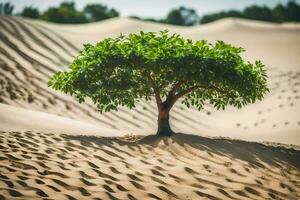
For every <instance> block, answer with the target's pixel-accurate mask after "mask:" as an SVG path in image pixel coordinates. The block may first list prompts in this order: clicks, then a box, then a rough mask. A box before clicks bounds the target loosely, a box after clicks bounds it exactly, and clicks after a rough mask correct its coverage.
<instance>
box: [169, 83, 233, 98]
mask: <svg viewBox="0 0 300 200" xmlns="http://www.w3.org/2000/svg"><path fill="white" fill-rule="evenodd" d="M200 88H201V89H212V90H216V91H218V92H220V93H223V94H227V93H228V92H229V91H225V90H222V89H221V88H218V87H217V86H214V85H209V86H205V85H195V86H192V87H190V88H188V89H186V90H184V91H182V92H179V93H178V94H176V95H175V97H174V98H175V101H176V100H177V99H179V98H180V97H182V96H184V95H186V94H188V93H190V92H193V91H195V90H197V89H200Z"/></svg>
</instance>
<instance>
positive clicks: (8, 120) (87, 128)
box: [0, 103, 123, 137]
mask: <svg viewBox="0 0 300 200" xmlns="http://www.w3.org/2000/svg"><path fill="white" fill-rule="evenodd" d="M0 113H1V115H0V127H1V130H2V131H12V130H13V131H24V130H32V131H39V132H44V133H49V132H54V133H65V134H72V135H76V134H80V135H82V134H84V135H99V136H106V137H115V136H121V135H123V134H122V132H121V131H120V130H115V129H108V128H100V127H97V126H94V125H91V124H88V123H85V122H80V121H76V120H72V119H68V118H65V117H60V116H57V115H52V114H48V113H43V112H37V111H32V110H27V109H23V108H17V107H13V106H9V105H5V104H1V103H0Z"/></svg>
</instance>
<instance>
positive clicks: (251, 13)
mask: <svg viewBox="0 0 300 200" xmlns="http://www.w3.org/2000/svg"><path fill="white" fill-rule="evenodd" d="M224 17H239V18H245V19H254V20H261V21H269V22H299V21H300V5H299V4H297V3H296V2H294V1H289V2H288V3H287V4H286V5H282V4H278V5H277V6H275V7H274V8H268V7H266V6H256V5H253V6H249V7H246V8H245V9H244V10H243V11H236V10H230V11H225V12H218V13H213V14H209V15H204V16H203V17H202V18H201V20H200V23H202V24H204V23H208V22H212V21H215V20H218V19H222V18H224Z"/></svg>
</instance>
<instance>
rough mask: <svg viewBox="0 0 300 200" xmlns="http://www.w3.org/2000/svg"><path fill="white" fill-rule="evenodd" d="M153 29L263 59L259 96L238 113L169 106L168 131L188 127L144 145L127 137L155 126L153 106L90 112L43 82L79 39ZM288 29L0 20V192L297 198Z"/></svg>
mask: <svg viewBox="0 0 300 200" xmlns="http://www.w3.org/2000/svg"><path fill="white" fill-rule="evenodd" d="M164 29H169V30H170V31H171V32H176V33H180V34H182V35H183V36H184V37H187V38H190V39H193V40H197V39H206V40H208V41H210V42H214V41H216V40H224V41H226V42H229V43H232V44H234V45H237V46H242V47H243V48H245V49H246V50H247V51H246V52H245V53H244V54H243V56H244V57H245V58H246V59H248V60H250V61H253V60H254V59H261V60H262V61H263V63H265V64H266V65H267V70H268V75H269V83H268V84H269V86H270V89H271V92H270V93H269V94H268V95H267V96H266V97H265V99H264V100H263V101H261V102H258V103H255V104H253V105H249V106H247V107H245V108H243V109H241V110H237V109H234V108H228V109H227V110H225V111H216V110H214V109H213V108H212V107H210V106H209V105H207V106H206V107H205V109H204V110H203V111H201V112H199V111H197V110H195V109H193V108H191V109H187V108H185V107H183V106H181V105H180V104H177V105H175V107H174V109H173V111H172V113H171V124H172V126H173V127H174V130H175V131H177V132H183V133H188V134H194V135H188V134H178V135H176V136H174V137H172V138H169V139H163V140H159V141H154V140H153V138H151V137H149V136H148V137H142V136H134V135H147V134H152V133H154V132H155V127H156V114H157V111H156V106H155V103H154V102H152V103H150V104H148V103H145V102H141V103H139V104H138V105H137V106H136V108H134V109H133V110H128V109H127V108H120V110H119V111H118V112H110V113H103V114H100V113H98V112H97V111H96V109H95V107H94V106H93V104H92V103H90V102H87V103H85V104H79V103H78V102H77V100H75V99H74V98H72V97H69V96H67V95H64V94H61V93H59V92H56V91H53V90H52V89H49V88H48V87H47V81H48V79H49V77H50V76H51V75H52V74H53V73H54V72H56V71H58V70H65V69H67V66H68V64H69V62H71V61H72V59H73V57H74V56H76V55H77V53H78V52H79V51H80V48H81V47H82V44H84V43H88V42H92V43H94V42H96V41H98V40H101V39H103V38H105V37H114V36H117V35H119V34H120V33H121V32H122V33H123V34H127V33H131V32H139V31H140V30H143V31H158V30H164ZM299 33H300V25H299V24H292V23H289V24H281V25H278V24H272V23H265V22H255V21H249V20H241V19H230V18H229V19H224V20H220V21H216V22H213V23H210V24H206V25H201V26H196V27H189V28H186V27H185V28H183V27H177V26H169V25H163V24H156V23H151V22H141V21H137V20H133V19H127V18H115V19H110V20H106V21H102V22H97V23H91V24H85V25H58V24H53V23H47V22H42V21H36V20H29V19H24V18H19V17H4V16H1V17H0V69H1V70H0V131H2V132H1V134H0V140H1V143H0V150H1V154H0V199H39V198H43V199H71V200H72V199H163V200H165V199H215V200H216V199H299V198H300V197H299V193H300V182H299V178H300V172H299V168H300V163H299V157H300V153H299V150H295V149H297V148H298V146H297V145H300V135H299V133H300V115H299V113H300V98H299V97H300V93H299V91H300V57H299V55H298V54H299V53H298V52H300V34H299ZM63 134H68V135H63ZM127 134H133V135H132V136H131V137H129V136H126V137H122V138H120V137H115V136H124V135H127ZM91 135H95V136H98V137H94V136H91ZM107 136H109V138H108V137H107ZM203 136H205V137H203ZM206 136H209V137H206ZM211 136H214V137H220V136H221V137H230V138H234V139H243V140H247V141H258V142H260V143H253V142H246V141H240V140H231V139H220V138H219V139H216V138H214V139H212V138H210V137H211ZM138 139H141V140H138ZM137 140H138V141H137ZM263 141H268V142H276V143H285V145H281V144H276V145H280V146H284V147H275V146H269V145H264V144H262V143H261V142H263ZM268 144H269V143H268ZM272 145H275V144H274V143H272ZM291 147H293V148H294V149H292V148H291Z"/></svg>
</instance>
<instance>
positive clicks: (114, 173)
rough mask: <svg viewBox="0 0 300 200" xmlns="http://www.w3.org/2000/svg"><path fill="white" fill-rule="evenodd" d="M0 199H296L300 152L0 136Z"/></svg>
mask: <svg viewBox="0 0 300 200" xmlns="http://www.w3.org/2000/svg"><path fill="white" fill-rule="evenodd" d="M0 141H1V143H0V151H1V154H0V161H1V162H0V199H16V200H17V199H42V198H43V199H60V200H64V199H69V200H74V199H111V200H118V199H130V200H135V199H138V200H140V199H162V200H166V199H186V200H188V199H189V200H194V199H212V200H225V199H236V200H243V199H251V200H253V199H283V200H287V199H289V200H297V199H299V198H300V195H299V194H300V181H299V180H300V171H299V167H300V160H299V157H300V151H296V150H293V149H285V148H280V147H272V146H265V145H263V144H260V143H251V142H243V141H234V140H226V139H209V138H205V137H200V136H191V135H184V134H178V135H176V136H174V137H172V138H168V139H162V140H160V141H153V137H151V136H148V137H146V138H143V139H142V140H140V141H136V142H134V141H133V142H129V141H128V138H127V141H126V140H125V138H116V137H114V138H107V137H105V138H104V137H102V138H101V137H94V136H70V135H59V134H57V133H55V134H53V133H48V134H47V133H38V132H1V134H0Z"/></svg>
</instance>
